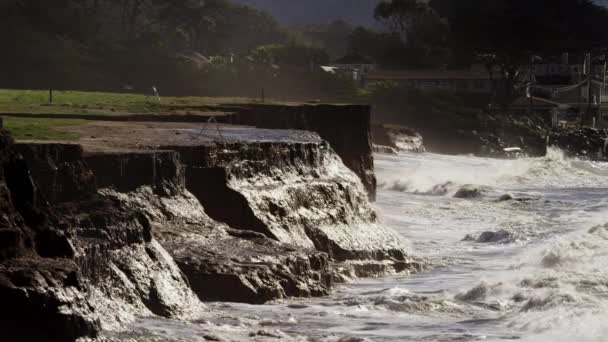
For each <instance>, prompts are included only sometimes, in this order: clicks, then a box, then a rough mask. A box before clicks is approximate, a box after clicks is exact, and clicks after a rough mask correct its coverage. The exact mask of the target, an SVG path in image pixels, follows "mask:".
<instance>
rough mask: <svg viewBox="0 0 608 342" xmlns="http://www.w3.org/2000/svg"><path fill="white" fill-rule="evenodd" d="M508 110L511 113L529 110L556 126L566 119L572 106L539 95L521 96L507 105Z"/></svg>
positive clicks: (528, 111) (523, 112)
mask: <svg viewBox="0 0 608 342" xmlns="http://www.w3.org/2000/svg"><path fill="white" fill-rule="evenodd" d="M509 111H510V112H511V113H513V114H522V115H523V114H528V113H531V112H534V113H537V114H540V115H542V116H543V117H544V118H545V120H546V121H547V123H550V124H551V125H552V126H553V127H556V126H557V125H558V123H559V122H560V121H565V120H567V119H568V115H569V114H570V113H572V107H571V106H570V105H568V104H563V103H559V102H555V101H551V100H548V99H544V98H541V97H535V96H521V97H519V98H517V99H515V100H514V101H513V102H511V104H510V105H509Z"/></svg>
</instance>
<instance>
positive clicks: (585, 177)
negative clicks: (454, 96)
mask: <svg viewBox="0 0 608 342" xmlns="http://www.w3.org/2000/svg"><path fill="white" fill-rule="evenodd" d="M376 171H377V176H378V179H379V183H380V190H379V193H378V202H377V203H376V207H377V209H378V212H379V213H380V215H381V217H382V220H383V222H384V223H385V224H386V225H389V226H391V227H392V228H393V229H395V230H396V231H398V232H399V233H400V234H401V235H402V236H403V238H404V239H405V241H406V243H407V245H408V246H409V248H410V251H411V253H412V254H413V255H416V256H420V257H424V258H426V259H428V260H430V262H431V263H432V264H433V265H434V268H433V269H432V270H430V271H428V272H423V273H420V274H417V275H413V276H409V277H387V278H382V279H373V280H363V281H358V282H356V283H354V284H349V285H346V286H341V287H339V288H338V289H337V290H336V292H335V293H334V294H333V295H332V296H331V297H329V298H322V299H306V300H293V301H285V302H281V303H277V304H272V305H264V306H250V305H241V304H212V305H211V307H212V308H217V309H222V310H224V311H226V312H227V313H229V316H230V318H229V319H227V320H228V321H230V324H234V325H235V326H238V324H239V321H240V320H247V321H248V322H252V321H253V322H257V323H256V324H258V325H260V326H264V327H273V328H276V329H280V330H282V331H283V332H286V333H287V334H289V335H292V336H294V337H298V336H299V337H301V338H302V340H304V341H306V340H319V341H337V340H339V339H340V338H343V337H344V336H352V337H356V338H359V339H352V340H353V341H355V340H361V341H477V340H484V341H504V340H524V341H573V340H575V339H576V341H577V342H582V341H606V339H607V338H608V324H606V322H608V227H603V225H604V224H605V223H608V215H607V214H608V164H601V163H590V162H586V161H577V160H568V159H565V158H564V157H563V155H562V154H561V153H560V152H559V151H555V150H551V151H550V152H549V155H548V156H547V157H545V158H535V159H519V160H494V159H483V158H477V157H471V156H442V155H435V154H402V155H399V156H384V155H378V156H376ZM466 184H472V185H475V186H478V187H479V188H480V189H481V190H482V193H483V195H482V196H481V197H480V198H476V199H457V198H454V197H453V195H454V194H455V193H456V191H457V190H458V189H459V188H460V187H461V186H462V185H466ZM505 194H509V195H511V196H512V198H513V200H508V201H499V200H498V199H499V198H500V197H501V196H503V195H505ZM484 232H485V233H486V234H483V233H484ZM492 233H497V234H492ZM482 234H483V236H482ZM480 236H481V238H480ZM249 324H251V323H249Z"/></svg>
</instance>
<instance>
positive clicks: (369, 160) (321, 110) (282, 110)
mask: <svg viewBox="0 0 608 342" xmlns="http://www.w3.org/2000/svg"><path fill="white" fill-rule="evenodd" d="M232 110H234V111H235V112H236V116H235V117H233V118H232V119H231V120H232V122H233V123H236V124H241V125H251V126H255V127H258V128H271V129H297V130H305V131H312V132H316V133H317V134H319V135H320V136H321V138H322V139H323V140H326V141H327V142H329V144H330V145H331V147H332V148H333V150H334V151H335V152H336V153H337V154H338V155H339V156H340V158H342V161H343V162H344V164H345V165H346V166H347V167H348V168H349V169H351V170H352V171H353V172H354V173H355V174H357V175H358V176H359V177H360V178H361V182H363V186H365V189H366V190H367V192H368V195H369V197H370V199H371V200H372V201H373V200H375V198H376V176H375V174H374V159H373V155H372V152H373V151H372V141H371V135H370V117H371V108H370V107H369V106H361V105H302V106H286V105H247V106H244V107H243V106H242V107H237V108H232Z"/></svg>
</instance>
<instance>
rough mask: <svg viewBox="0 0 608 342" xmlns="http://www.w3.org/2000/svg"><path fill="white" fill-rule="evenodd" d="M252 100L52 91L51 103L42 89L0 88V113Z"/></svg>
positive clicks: (195, 110) (201, 108)
mask: <svg viewBox="0 0 608 342" xmlns="http://www.w3.org/2000/svg"><path fill="white" fill-rule="evenodd" d="M252 102H255V100H252V99H246V98H228V97H217V98H211V97H161V99H160V102H159V100H158V98H157V97H156V96H153V95H144V94H127V93H124V94H123V93H102V92H80V91H54V92H53V102H52V103H50V102H49V92H48V90H47V91H43V90H11V89H0V115H1V114H2V113H14V114H19V113H29V114H106V115H120V114H154V113H163V114H199V113H206V112H209V111H213V107H214V106H216V105H219V104H225V103H252Z"/></svg>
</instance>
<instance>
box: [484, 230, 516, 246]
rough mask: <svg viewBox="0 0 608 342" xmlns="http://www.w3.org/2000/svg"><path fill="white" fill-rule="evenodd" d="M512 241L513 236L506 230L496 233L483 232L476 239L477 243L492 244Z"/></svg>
mask: <svg viewBox="0 0 608 342" xmlns="http://www.w3.org/2000/svg"><path fill="white" fill-rule="evenodd" d="M512 239H513V234H512V233H511V232H509V231H506V230H499V231H497V232H483V233H481V235H479V237H478V238H477V242H479V243H492V242H501V241H510V240H512Z"/></svg>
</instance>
